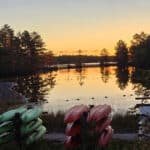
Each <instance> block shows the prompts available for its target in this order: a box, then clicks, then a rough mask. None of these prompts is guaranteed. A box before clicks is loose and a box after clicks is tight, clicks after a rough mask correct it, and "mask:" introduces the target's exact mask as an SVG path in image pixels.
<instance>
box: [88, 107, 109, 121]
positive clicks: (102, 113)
mask: <svg viewBox="0 0 150 150" xmlns="http://www.w3.org/2000/svg"><path fill="white" fill-rule="evenodd" d="M92 109H94V110H92V111H90V113H89V117H88V119H87V121H88V122H90V121H95V122H99V121H100V120H101V119H103V118H105V117H107V116H108V115H109V114H110V112H111V107H110V106H109V105H99V107H94V108H92ZM95 109H96V110H95Z"/></svg>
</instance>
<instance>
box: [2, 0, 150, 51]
mask: <svg viewBox="0 0 150 150" xmlns="http://www.w3.org/2000/svg"><path fill="white" fill-rule="evenodd" d="M149 15H150V0H0V26H2V25H4V24H9V25H11V26H12V27H13V29H15V30H16V31H23V30H29V31H37V32H38V33H39V34H41V35H42V38H43V39H44V41H45V43H46V47H47V48H48V49H50V50H53V51H59V52H60V51H63V50H68V51H72V50H78V49H83V50H88V51H91V52H94V50H100V49H102V48H104V47H105V48H107V49H108V50H109V52H110V54H113V53H114V46H115V44H116V42H117V41H118V40H119V39H122V40H125V41H126V42H127V43H130V40H131V38H132V35H133V34H134V33H138V32H141V31H145V32H147V33H150V16H149ZM92 50H93V51H92Z"/></svg>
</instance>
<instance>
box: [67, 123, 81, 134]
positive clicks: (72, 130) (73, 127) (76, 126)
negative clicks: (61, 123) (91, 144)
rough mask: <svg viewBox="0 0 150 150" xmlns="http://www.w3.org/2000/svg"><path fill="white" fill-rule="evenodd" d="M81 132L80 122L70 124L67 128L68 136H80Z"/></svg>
mask: <svg viewBox="0 0 150 150" xmlns="http://www.w3.org/2000/svg"><path fill="white" fill-rule="evenodd" d="M80 131H81V124H80V123H79V122H73V123H68V124H67V127H66V135H67V136H75V135H78V134H79V133H80Z"/></svg>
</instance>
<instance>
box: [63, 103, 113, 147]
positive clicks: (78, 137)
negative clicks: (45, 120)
mask: <svg viewBox="0 0 150 150" xmlns="http://www.w3.org/2000/svg"><path fill="white" fill-rule="evenodd" d="M111 121H112V116H111V107H110V106H109V105H98V106H95V107H94V106H93V107H87V106H85V105H77V106H74V107H72V108H71V109H70V110H69V111H68V112H67V113H66V115H65V118H64V122H65V123H66V124H67V125H66V140H65V146H66V148H68V149H71V148H76V147H78V146H80V145H84V143H89V142H90V141H92V142H93V139H94V144H98V145H99V146H100V147H101V148H104V147H106V146H107V144H108V143H109V141H110V139H111V137H112V134H113V129H112V127H111V126H110V123H111ZM91 138H92V139H91Z"/></svg>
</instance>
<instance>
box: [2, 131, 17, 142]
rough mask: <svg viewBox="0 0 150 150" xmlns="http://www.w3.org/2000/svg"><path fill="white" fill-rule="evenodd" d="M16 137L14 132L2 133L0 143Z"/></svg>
mask: <svg viewBox="0 0 150 150" xmlns="http://www.w3.org/2000/svg"><path fill="white" fill-rule="evenodd" d="M14 138H15V135H14V134H13V133H9V132H6V133H4V134H1V135H0V145H1V144H5V143H7V142H9V141H12V140H13V139H14Z"/></svg>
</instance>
